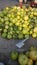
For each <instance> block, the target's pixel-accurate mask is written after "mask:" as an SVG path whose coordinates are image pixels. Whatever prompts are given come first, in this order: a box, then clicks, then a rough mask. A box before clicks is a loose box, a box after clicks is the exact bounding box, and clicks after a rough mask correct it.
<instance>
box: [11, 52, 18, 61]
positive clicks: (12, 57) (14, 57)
mask: <svg viewBox="0 0 37 65" xmlns="http://www.w3.org/2000/svg"><path fill="white" fill-rule="evenodd" d="M10 58H11V59H12V60H16V59H17V58H18V52H15V51H13V52H11V54H10Z"/></svg>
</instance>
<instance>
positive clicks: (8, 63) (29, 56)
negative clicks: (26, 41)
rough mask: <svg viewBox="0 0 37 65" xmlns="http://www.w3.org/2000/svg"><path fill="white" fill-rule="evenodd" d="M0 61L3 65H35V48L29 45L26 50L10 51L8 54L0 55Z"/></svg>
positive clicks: (36, 60) (36, 56)
mask: <svg viewBox="0 0 37 65" xmlns="http://www.w3.org/2000/svg"><path fill="white" fill-rule="evenodd" d="M1 58H2V59H1ZM0 61H1V63H3V64H4V65H37V48H35V47H30V48H29V50H28V51H26V52H25V51H24V52H22V53H19V52H17V51H11V52H10V53H9V55H8V56H5V55H4V54H3V56H2V55H1V57H0ZM13 62H14V63H15V62H16V63H15V64H13Z"/></svg>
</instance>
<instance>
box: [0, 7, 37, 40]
mask: <svg viewBox="0 0 37 65" xmlns="http://www.w3.org/2000/svg"><path fill="white" fill-rule="evenodd" d="M0 36H2V37H3V38H7V39H25V38H29V37H30V36H32V37H33V38H37V9H35V8H31V7H28V8H27V7H25V6H22V8H20V7H18V6H13V7H6V8H4V9H3V10H1V11H0Z"/></svg>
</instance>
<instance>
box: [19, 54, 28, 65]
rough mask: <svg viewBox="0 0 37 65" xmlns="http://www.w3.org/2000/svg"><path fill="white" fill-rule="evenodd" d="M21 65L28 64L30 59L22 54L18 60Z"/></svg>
mask: <svg viewBox="0 0 37 65" xmlns="http://www.w3.org/2000/svg"><path fill="white" fill-rule="evenodd" d="M18 61H19V64H20V65H26V64H27V63H28V58H27V57H26V55H24V54H20V55H19V58H18Z"/></svg>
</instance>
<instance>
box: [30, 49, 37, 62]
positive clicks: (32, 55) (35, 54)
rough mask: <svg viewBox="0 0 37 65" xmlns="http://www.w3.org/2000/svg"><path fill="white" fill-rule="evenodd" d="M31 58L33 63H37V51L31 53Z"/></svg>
mask: <svg viewBox="0 0 37 65" xmlns="http://www.w3.org/2000/svg"><path fill="white" fill-rule="evenodd" d="M29 57H30V58H31V59H32V60H33V61H36V60H37V51H36V50H32V51H30V53H29Z"/></svg>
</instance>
